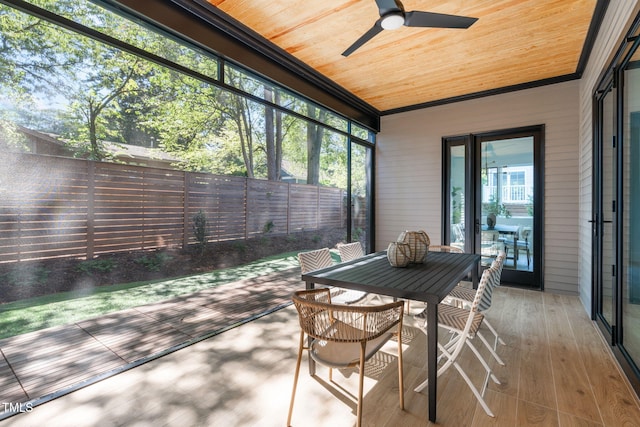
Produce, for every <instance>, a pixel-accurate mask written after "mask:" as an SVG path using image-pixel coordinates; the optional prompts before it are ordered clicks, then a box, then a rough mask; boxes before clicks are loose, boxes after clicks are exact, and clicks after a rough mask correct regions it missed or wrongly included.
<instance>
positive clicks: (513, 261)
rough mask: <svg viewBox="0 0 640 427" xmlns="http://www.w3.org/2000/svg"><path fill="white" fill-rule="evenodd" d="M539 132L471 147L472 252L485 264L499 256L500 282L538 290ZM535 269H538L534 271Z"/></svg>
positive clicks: (481, 139)
mask: <svg viewBox="0 0 640 427" xmlns="http://www.w3.org/2000/svg"><path fill="white" fill-rule="evenodd" d="M541 139H542V130H541V128H540V127H536V128H529V129H522V130H512V131H507V132H500V133H496V134H488V135H478V136H476V138H475V145H476V153H477V155H476V158H477V159H476V162H477V168H476V171H475V174H476V180H475V181H476V194H477V197H476V203H475V212H476V214H475V222H476V252H477V253H479V254H481V255H482V263H483V264H484V265H490V264H491V262H492V261H493V259H495V257H496V256H497V255H498V253H500V252H501V251H504V252H505V253H506V255H507V257H506V260H505V264H504V271H503V280H504V281H505V282H507V283H513V284H521V285H532V286H540V281H539V280H538V279H539V277H535V276H536V275H538V274H539V266H540V262H539V255H538V254H539V253H540V251H539V250H538V249H539V248H538V247H537V246H539V242H541V241H542V239H541V238H540V234H541V233H540V232H539V231H540V230H539V226H538V223H539V222H540V221H539V220H537V219H536V216H537V215H536V213H537V212H540V210H539V209H536V205H537V204H538V203H540V202H539V195H538V191H537V186H538V183H539V180H540V172H539V168H537V167H536V163H537V162H536V160H539V159H540V157H539V154H537V150H538V149H540V147H541ZM536 266H538V268H536Z"/></svg>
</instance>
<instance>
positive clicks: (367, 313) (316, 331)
mask: <svg viewBox="0 0 640 427" xmlns="http://www.w3.org/2000/svg"><path fill="white" fill-rule="evenodd" d="M292 299H293V304H294V305H295V307H296V309H297V310H298V318H299V321H300V328H301V329H302V331H304V332H305V333H306V334H307V335H309V336H310V337H312V338H316V339H319V340H324V341H332V342H342V343H348V342H366V341H370V340H373V339H375V338H378V337H380V336H381V335H383V334H384V333H386V332H387V331H389V330H390V329H391V328H392V327H394V326H395V325H397V324H398V323H400V322H401V321H402V314H403V311H404V301H396V302H392V303H388V304H382V305H367V306H362V305H338V304H331V294H330V291H329V289H327V288H319V289H311V290H304V291H297V292H295V293H294V294H293V297H292Z"/></svg>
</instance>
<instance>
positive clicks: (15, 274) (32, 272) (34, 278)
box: [0, 265, 49, 286]
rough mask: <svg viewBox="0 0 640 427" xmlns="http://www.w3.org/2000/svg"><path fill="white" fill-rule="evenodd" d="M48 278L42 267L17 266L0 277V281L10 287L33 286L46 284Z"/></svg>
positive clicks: (47, 273)
mask: <svg viewBox="0 0 640 427" xmlns="http://www.w3.org/2000/svg"><path fill="white" fill-rule="evenodd" d="M48 277H49V270H47V269H46V268H44V267H33V268H23V267H22V266H19V265H18V266H15V267H14V268H13V269H11V270H10V271H8V272H7V273H4V274H2V275H0V281H2V282H4V283H5V284H7V285H11V286H34V285H42V284H45V283H47V279H48Z"/></svg>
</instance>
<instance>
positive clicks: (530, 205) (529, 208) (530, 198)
mask: <svg viewBox="0 0 640 427" xmlns="http://www.w3.org/2000/svg"><path fill="white" fill-rule="evenodd" d="M527 201H528V203H527V204H526V208H527V215H529V216H533V196H532V195H531V194H529V195H528V196H527Z"/></svg>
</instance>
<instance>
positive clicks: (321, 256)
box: [298, 248, 368, 304]
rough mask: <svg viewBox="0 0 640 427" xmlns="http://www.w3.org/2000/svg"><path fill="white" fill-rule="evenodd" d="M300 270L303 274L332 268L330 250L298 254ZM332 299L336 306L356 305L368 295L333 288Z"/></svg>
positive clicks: (324, 249)
mask: <svg viewBox="0 0 640 427" xmlns="http://www.w3.org/2000/svg"><path fill="white" fill-rule="evenodd" d="M298 262H300V270H301V272H302V274H305V273H308V272H310V271H315V270H320V269H321V268H326V267H331V266H332V265H333V259H332V258H331V252H330V251H329V249H328V248H322V249H316V250H313V251H307V252H300V253H299V254H298ZM332 289H333V290H332V295H331V298H332V299H333V302H334V303H336V304H355V303H357V302H360V301H362V300H364V299H365V298H366V297H367V296H368V294H367V293H366V292H363V291H356V290H352V289H342V288H332Z"/></svg>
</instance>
